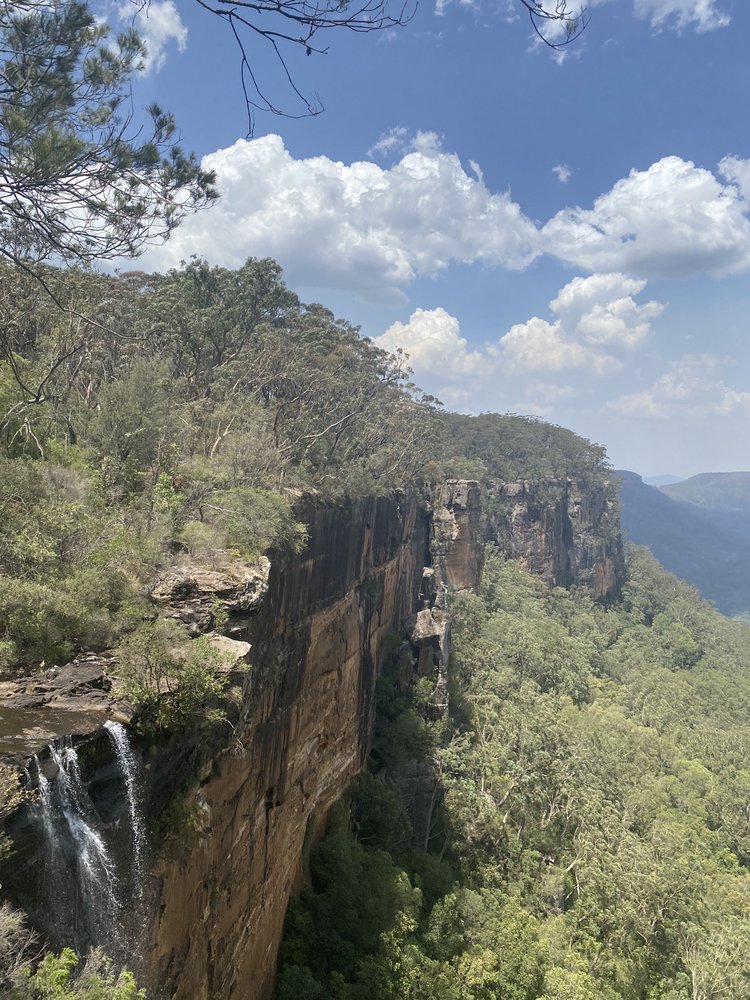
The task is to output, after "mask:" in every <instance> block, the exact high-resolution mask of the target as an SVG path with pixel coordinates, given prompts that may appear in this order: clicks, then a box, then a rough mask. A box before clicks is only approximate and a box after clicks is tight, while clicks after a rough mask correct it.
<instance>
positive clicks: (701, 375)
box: [609, 354, 750, 420]
mask: <svg viewBox="0 0 750 1000" xmlns="http://www.w3.org/2000/svg"><path fill="white" fill-rule="evenodd" d="M720 367H721V365H720V361H719V359H718V358H716V357H715V356H714V355H712V354H699V355H696V354H686V355H684V356H683V357H681V358H679V359H678V360H677V361H675V362H674V363H673V364H672V365H670V367H669V368H668V369H667V371H665V372H664V374H663V375H661V376H660V377H659V378H658V379H657V380H656V381H655V382H654V383H653V384H652V385H651V386H650V387H649V388H648V389H644V390H643V391H641V392H635V393H630V394H628V395H625V396H621V397H620V398H619V399H616V400H613V401H612V403H610V404H609V405H610V408H611V409H613V410H615V411H616V412H617V413H621V414H623V415H625V416H627V417H647V418H651V419H662V420H669V419H680V418H682V419H702V418H706V417H710V416H721V417H726V416H729V415H730V414H732V413H735V412H737V411H740V412H741V411H744V412H746V413H749V414H750V392H748V391H746V390H744V389H736V388H733V387H732V386H729V385H727V384H726V382H725V381H724V380H723V378H721V376H720V373H719V369H720Z"/></svg>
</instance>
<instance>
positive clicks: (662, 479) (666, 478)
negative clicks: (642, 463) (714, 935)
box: [643, 473, 683, 488]
mask: <svg viewBox="0 0 750 1000" xmlns="http://www.w3.org/2000/svg"><path fill="white" fill-rule="evenodd" d="M682 481H683V477H682V476H673V475H672V474H671V473H666V474H665V475H663V476H643V482H644V483H645V484H646V486H658V487H659V488H661V487H662V486H673V485H674V484H675V483H681V482H682Z"/></svg>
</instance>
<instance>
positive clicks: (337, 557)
mask: <svg viewBox="0 0 750 1000" xmlns="http://www.w3.org/2000/svg"><path fill="white" fill-rule="evenodd" d="M307 517H308V521H309V524H310V545H309V548H308V551H307V553H306V554H305V557H304V559H303V561H302V563H301V564H298V565H294V566H288V567H286V568H285V567H283V566H281V565H274V566H273V568H272V570H271V574H270V577H269V581H268V587H269V590H268V594H267V596H266V600H265V601H264V603H263V606H262V608H261V610H260V611H259V613H258V616H257V618H256V619H255V620H254V621H253V623H252V626H251V629H250V635H249V638H250V641H251V642H252V645H253V649H252V652H251V654H250V659H251V664H252V665H251V672H250V677H249V682H248V689H247V691H246V708H245V710H244V713H243V714H244V716H245V718H244V720H243V722H242V724H241V728H239V729H238V731H237V739H235V740H234V742H233V746H232V747H231V748H230V749H229V750H227V751H226V752H224V753H223V754H221V755H220V756H219V757H218V758H217V759H216V761H215V762H214V764H213V767H212V768H211V771H210V773H209V774H207V775H206V776H205V780H204V781H203V783H202V784H201V786H200V788H199V789H198V790H197V791H196V792H195V801H196V803H198V804H199V806H200V809H201V813H202V816H203V820H202V830H201V836H200V841H199V843H198V845H197V847H196V848H195V849H194V850H193V851H192V852H191V853H190V854H189V856H188V857H187V858H186V859H185V860H184V861H183V862H172V863H168V864H162V866H161V869H160V872H159V892H158V903H157V913H158V915H157V918H156V922H155V926H154V929H153V940H154V948H153V953H152V956H151V975H152V979H153V981H154V982H156V983H159V984H160V985H161V986H162V987H164V988H166V992H167V993H168V994H169V995H173V996H174V997H175V998H176V1000H182V998H184V1000H198V998H208V997H217V998H218V997H221V998H227V1000H229V998H238V1000H239V998H243V1000H250V998H256V997H257V998H263V997H267V996H269V995H270V993H271V991H272V984H273V977H274V972H275V966H276V953H277V949H278V944H279V941H280V938H281V931H282V927H283V921H284V915H285V911H286V906H287V902H288V899H289V896H290V894H291V892H292V891H293V889H294V888H295V886H297V885H298V884H299V882H300V878H301V864H302V855H303V843H304V840H305V835H306V831H309V828H310V823H311V822H313V820H311V817H317V819H318V821H320V820H321V819H322V817H324V815H325V813H326V811H327V810H328V808H329V807H330V806H331V804H332V803H333V802H334V801H335V800H336V799H337V798H339V797H340V795H341V794H342V792H343V790H344V789H345V788H346V786H347V785H348V784H349V782H350V781H351V780H352V778H353V777H354V776H355V774H356V773H357V772H358V771H359V770H360V768H361V767H362V765H363V763H364V760H365V756H366V754H367V750H368V742H369V735H370V725H371V719H372V712H371V707H372V702H373V696H374V684H375V679H376V667H377V665H378V663H379V662H380V661H381V660H382V658H383V656H384V652H385V646H386V643H387V642H388V641H389V637H391V636H396V635H398V634H399V632H400V629H401V625H402V622H403V621H404V619H405V618H406V617H407V616H408V615H409V614H410V613H411V612H412V610H413V609H414V608H415V607H417V606H418V596H419V589H420V585H421V580H422V568H423V564H424V561H425V553H426V551H427V522H426V521H425V519H424V518H423V517H421V516H420V514H419V511H418V509H417V506H416V503H415V502H414V501H413V500H411V499H406V498H402V499H399V498H393V497H391V498H381V499H377V500H372V501H363V502H361V503H357V504H354V505H352V506H351V507H350V508H348V509H346V510H341V509H325V508H310V509H309V510H308V512H307ZM308 835H309V833H308Z"/></svg>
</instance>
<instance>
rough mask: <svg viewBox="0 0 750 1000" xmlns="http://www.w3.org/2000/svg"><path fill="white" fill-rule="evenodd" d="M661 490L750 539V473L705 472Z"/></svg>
mask: <svg viewBox="0 0 750 1000" xmlns="http://www.w3.org/2000/svg"><path fill="white" fill-rule="evenodd" d="M661 490H662V492H663V493H666V495H667V496H669V497H671V498H672V499H673V500H679V501H682V502H684V503H689V504H691V505H692V506H693V507H695V508H697V509H699V510H701V511H703V513H704V514H706V515H708V517H709V518H710V520H711V521H712V522H713V524H716V525H718V526H719V527H722V528H724V529H726V530H729V531H732V532H736V533H737V534H739V535H741V536H742V537H743V538H747V539H750V472H703V473H701V474H700V475H699V476H691V478H690V479H684V480H683V481H682V482H681V483H676V484H670V485H664V486H662V487H661Z"/></svg>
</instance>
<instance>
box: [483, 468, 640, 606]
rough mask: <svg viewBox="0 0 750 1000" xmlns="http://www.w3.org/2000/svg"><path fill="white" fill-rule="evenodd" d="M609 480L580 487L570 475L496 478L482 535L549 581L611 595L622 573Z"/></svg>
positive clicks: (597, 595) (615, 508)
mask: <svg viewBox="0 0 750 1000" xmlns="http://www.w3.org/2000/svg"><path fill="white" fill-rule="evenodd" d="M616 495H617V494H616V489H615V487H614V485H613V484H610V483H604V484H601V485H599V484H598V485H597V486H596V487H594V486H591V487H588V488H586V489H583V488H582V487H581V485H580V484H579V483H576V482H575V481H574V480H571V479H551V480H545V481H544V482H531V481H528V480H519V481H518V482H515V483H502V482H498V483H495V484H494V485H493V487H492V489H491V490H490V491H489V496H488V498H487V501H486V525H485V539H486V540H487V541H493V542H495V543H496V544H497V545H498V546H499V548H500V549H501V550H502V551H503V552H504V553H505V554H506V555H507V556H509V557H511V558H514V559H518V558H520V559H523V561H524V563H525V564H526V567H527V568H528V569H529V570H530V571H531V572H532V573H535V574H536V575H538V576H541V577H542V579H544V580H545V581H546V582H547V583H548V584H549V586H558V587H570V586H573V585H576V586H579V587H583V588H585V589H587V590H589V592H590V593H591V595H592V597H594V598H595V599H597V600H607V599H609V598H612V597H615V596H616V594H617V593H618V591H619V587H620V585H621V583H622V580H623V578H624V572H625V561H624V557H623V551H622V539H621V537H620V516H619V508H618V506H617V501H616Z"/></svg>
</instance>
